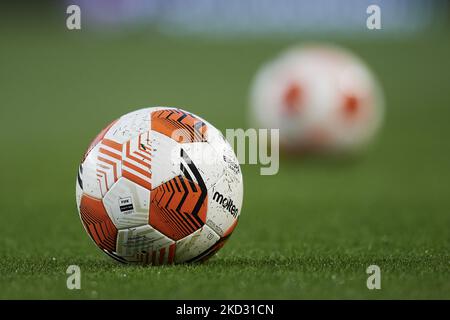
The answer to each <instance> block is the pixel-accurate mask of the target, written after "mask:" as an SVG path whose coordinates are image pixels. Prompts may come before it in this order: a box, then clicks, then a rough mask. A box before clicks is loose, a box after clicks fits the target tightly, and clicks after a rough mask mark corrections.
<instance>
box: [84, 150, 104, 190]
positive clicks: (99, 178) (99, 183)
mask: <svg viewBox="0 0 450 320" xmlns="http://www.w3.org/2000/svg"><path fill="white" fill-rule="evenodd" d="M99 149H100V144H97V145H96V146H95V147H94V148H93V149H92V150H91V152H89V153H88V155H87V157H86V159H84V162H83V163H82V164H81V167H82V170H83V173H82V175H80V178H81V182H82V184H83V187H82V189H83V192H84V193H85V194H86V195H89V196H91V197H94V198H97V199H101V198H102V197H103V194H105V193H106V185H105V179H106V177H105V176H104V175H100V174H98V173H97V163H98V159H97V158H98V153H99Z"/></svg>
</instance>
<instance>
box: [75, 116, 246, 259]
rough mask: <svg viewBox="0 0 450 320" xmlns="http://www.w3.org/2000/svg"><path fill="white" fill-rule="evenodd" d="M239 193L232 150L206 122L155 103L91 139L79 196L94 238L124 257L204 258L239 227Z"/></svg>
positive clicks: (239, 177) (79, 179)
mask: <svg viewBox="0 0 450 320" xmlns="http://www.w3.org/2000/svg"><path fill="white" fill-rule="evenodd" d="M242 196H243V184H242V174H241V170H240V166H239V163H238V161H237V159H236V157H235V154H234V152H233V149H232V148H231V146H230V145H229V144H228V142H227V141H226V140H225V138H224V137H223V136H222V134H221V133H220V132H219V131H218V130H217V129H216V128H215V127H214V126H213V125H211V124H210V123H208V122H206V121H205V120H203V119H201V118H200V117H198V116H196V115H194V114H192V113H189V112H187V111H184V110H181V109H177V108H168V107H155V108H146V109H141V110H137V111H135V112H131V113H128V114H126V115H124V116H122V117H120V118H119V119H117V120H116V121H113V122H112V123H111V124H109V125H108V126H107V127H106V128H105V129H103V130H102V131H101V132H100V134H99V135H98V136H97V137H96V138H95V139H94V141H93V142H92V143H91V145H90V147H89V148H88V150H87V152H86V154H85V155H84V157H83V160H82V162H81V164H80V166H79V170H78V175H77V181H76V200H77V207H78V211H79V214H80V218H81V221H82V223H83V225H84V228H85V230H86V231H87V233H88V234H89V236H90V237H91V239H92V240H93V241H94V242H95V244H96V245H97V246H98V247H99V248H100V249H101V250H102V251H103V252H105V253H106V254H108V255H109V256H111V257H112V258H114V259H116V260H118V261H121V262H128V263H141V264H152V265H161V264H170V263H182V262H194V261H203V260H205V259H207V258H208V257H210V256H211V255H212V254H214V253H215V252H216V251H217V250H219V249H220V248H221V247H222V246H223V245H224V243H225V241H226V240H227V239H228V238H229V237H230V235H231V233H232V232H233V230H234V228H235V227H236V224H237V221H238V218H239V215H240V213H241V205H242Z"/></svg>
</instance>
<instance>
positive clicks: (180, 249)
mask: <svg viewBox="0 0 450 320" xmlns="http://www.w3.org/2000/svg"><path fill="white" fill-rule="evenodd" d="M219 239H220V237H219V235H218V234H217V233H215V232H214V231H213V230H212V229H211V228H210V227H208V226H207V225H204V226H203V227H202V228H201V229H199V230H197V231H195V232H194V233H192V234H190V235H188V236H187V237H185V238H183V239H181V240H178V241H177V242H176V250H175V262H176V263H181V262H187V261H190V260H195V258H196V257H198V256H200V255H202V253H204V252H206V251H207V250H209V249H210V248H211V247H212V246H214V244H215V243H216V242H217V241H219Z"/></svg>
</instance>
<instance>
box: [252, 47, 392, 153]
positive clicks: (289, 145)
mask: <svg viewBox="0 0 450 320" xmlns="http://www.w3.org/2000/svg"><path fill="white" fill-rule="evenodd" d="M250 106H251V118H252V121H253V124H254V125H256V126H257V127H260V128H278V129H280V143H281V146H282V147H285V148H286V149H287V150H288V151H294V152H295V151H311V150H313V151H326V152H328V151H332V152H344V153H345V152H353V151H356V150H359V149H360V148H361V147H363V146H365V145H367V143H368V142H370V141H371V140H372V139H373V138H374V136H375V134H376V133H377V131H378V130H379V128H380V126H381V123H382V119H383V113H384V99H383V94H382V90H381V88H380V86H379V84H378V82H377V80H376V79H375V76H374V74H373V73H372V72H371V71H370V69H369V68H368V67H367V65H366V64H365V63H364V62H363V61H362V60H361V59H360V58H358V57H357V56H355V55H354V54H352V53H351V52H350V51H348V50H345V49H343V48H340V47H336V46H331V45H321V44H311V45H304V46H300V47H296V48H293V49H289V50H287V51H285V52H283V53H282V54H280V55H279V56H278V57H276V58H275V59H274V60H272V61H270V62H269V63H267V64H265V65H264V66H263V67H262V68H261V69H260V71H259V72H258V73H257V75H256V77H255V79H254V81H253V84H252V88H251V93H250Z"/></svg>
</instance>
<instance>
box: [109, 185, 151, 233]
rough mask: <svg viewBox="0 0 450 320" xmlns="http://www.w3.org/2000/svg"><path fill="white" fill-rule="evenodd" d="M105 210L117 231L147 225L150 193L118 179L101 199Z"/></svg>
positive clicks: (138, 186)
mask: <svg viewBox="0 0 450 320" xmlns="http://www.w3.org/2000/svg"><path fill="white" fill-rule="evenodd" d="M103 204H104V206H105V209H106V211H107V213H108V215H109V217H110V218H111V220H112V221H113V223H114V225H115V226H116V227H117V228H118V229H123V228H131V227H137V226H141V225H145V224H147V223H148V217H149V208H150V191H149V190H148V189H146V188H143V187H141V186H140V185H138V184H136V183H134V182H132V181H130V180H128V179H126V178H123V177H122V178H120V179H119V180H118V181H117V182H116V183H115V184H114V185H113V187H112V188H111V189H110V190H109V191H108V192H107V193H106V195H105V196H104V198H103Z"/></svg>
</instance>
